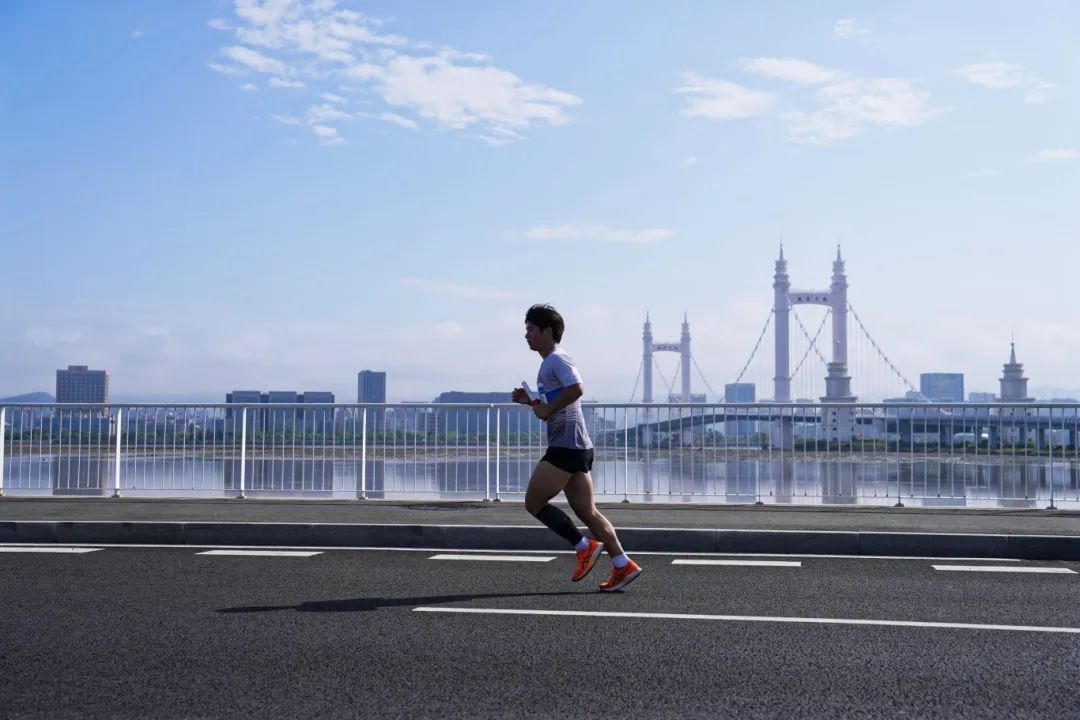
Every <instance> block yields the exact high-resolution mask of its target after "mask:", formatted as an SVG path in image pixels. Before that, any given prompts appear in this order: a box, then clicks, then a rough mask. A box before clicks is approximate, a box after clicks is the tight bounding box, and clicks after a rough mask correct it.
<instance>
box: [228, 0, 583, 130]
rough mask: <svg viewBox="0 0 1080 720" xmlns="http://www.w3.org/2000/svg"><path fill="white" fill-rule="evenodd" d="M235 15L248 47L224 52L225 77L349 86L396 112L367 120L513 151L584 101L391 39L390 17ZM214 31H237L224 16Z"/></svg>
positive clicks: (259, 8) (258, 8) (246, 9)
mask: <svg viewBox="0 0 1080 720" xmlns="http://www.w3.org/2000/svg"><path fill="white" fill-rule="evenodd" d="M235 10H236V19H237V21H238V22H237V28H236V38H237V40H238V41H239V44H234V45H230V46H228V47H225V48H223V49H222V52H223V54H224V55H225V56H227V57H229V58H230V59H231V60H232V64H231V65H217V66H212V67H213V68H214V69H215V70H216V71H218V72H223V73H226V74H241V73H243V72H245V71H251V72H261V73H266V74H269V75H271V76H273V77H272V78H271V80H270V81H269V84H270V85H271V86H274V87H297V88H298V87H303V86H304V84H310V85H311V86H312V89H313V90H315V91H316V92H319V90H320V89H322V90H326V89H329V88H333V89H335V90H338V91H341V92H346V91H345V90H343V89H342V88H343V87H345V86H343V85H342V84H341V83H342V81H346V82H348V83H350V84H352V85H353V86H354V90H356V91H358V92H362V93H364V94H366V95H368V96H369V97H370V96H371V95H374V96H376V97H377V98H378V99H380V100H381V101H382V102H383V103H385V105H386V106H388V107H387V108H386V111H385V112H374V111H373V112H371V113H370V114H369V115H367V116H366V117H373V118H376V119H380V120H384V121H386V122H390V123H394V124H397V125H400V126H402V127H407V128H410V129H416V128H418V127H419V123H418V122H417V118H419V119H426V120H429V121H431V123H432V124H434V125H435V126H436V127H437V128H438V129H441V130H445V131H466V132H467V133H468V134H470V135H473V136H475V137H480V138H481V139H483V140H485V141H486V142H491V143H492V144H504V143H506V142H510V141H515V140H520V139H522V138H523V137H524V132H525V131H526V130H528V129H531V128H535V127H541V126H560V125H565V124H566V123H567V122H569V118H568V117H567V115H566V111H567V109H568V108H570V107H573V106H575V105H578V104H580V103H581V99H580V98H578V97H576V96H574V95H572V94H570V93H567V92H564V91H561V90H556V89H554V88H551V87H549V86H546V85H542V84H538V83H533V82H528V81H526V80H523V79H522V78H520V77H518V76H517V75H516V74H514V73H513V72H510V71H508V70H505V69H502V68H499V67H496V66H495V65H494V61H493V60H492V59H491V58H490V57H489V56H487V55H485V54H482V53H473V52H462V51H459V50H457V49H455V48H450V47H442V48H441V49H438V50H433V49H432V45H430V44H428V43H416V42H413V41H410V40H409V39H408V38H405V37H403V36H401V35H394V34H389V33H386V32H384V31H383V30H382V26H383V24H384V23H383V21H382V20H379V19H378V18H373V17H369V16H367V15H364V14H362V13H359V12H356V11H353V10H348V9H344V8H340V7H338V2H337V0H235ZM210 24H211V27H215V28H219V29H223V28H226V27H228V23H227V22H226V21H224V20H220V19H215V20H211V21H210ZM302 83H303V84H302ZM329 83H333V84H332V85H328V84H329ZM357 83H359V84H360V87H359V88H355V85H356V84H357ZM348 92H352V90H349V91H348ZM320 94H321V97H322V99H323V100H326V101H327V102H330V103H335V104H340V103H344V102H346V101H347V98H345V97H342V95H338V94H336V93H334V92H321V93H320Z"/></svg>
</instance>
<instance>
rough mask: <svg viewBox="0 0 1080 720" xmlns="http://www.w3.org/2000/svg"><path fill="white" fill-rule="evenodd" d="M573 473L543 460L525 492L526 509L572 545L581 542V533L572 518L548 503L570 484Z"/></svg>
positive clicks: (537, 466) (538, 464) (534, 471)
mask: <svg viewBox="0 0 1080 720" xmlns="http://www.w3.org/2000/svg"><path fill="white" fill-rule="evenodd" d="M570 478H571V473H568V472H566V471H565V470H560V469H559V468H557V467H555V466H554V465H552V464H551V463H549V462H547V461H544V460H541V461H540V462H539V463H537V465H536V469H535V470H533V474H532V477H531V478H529V487H528V489H526V490H525V509H526V510H528V511H529V513H530V514H531V515H533V516H535V517H536V519H537V520H539V521H540V522H542V523H544V524H545V525H547V526H548V527H549V528H550V529H551V530H552V532H554V533H556V534H557V535H559V536H560V537H562V538H564V539H565V540H566V541H567V542H568V543H570V544H571V545H576V544H577V543H578V542H579V541H580V540H581V531H580V530H578V529H577V527H576V526H575V525H574V521H573V520H571V519H570V516H569V515H567V514H566V513H564V512H563V511H562V510H560V509H559V508H557V507H555V506H554V505H551V504H549V503H548V501H549V500H551V498H553V497H555V496H556V495H558V494H559V493H560V492H562V490H563V489H564V488H565V487H566V485H567V483H568V482H570Z"/></svg>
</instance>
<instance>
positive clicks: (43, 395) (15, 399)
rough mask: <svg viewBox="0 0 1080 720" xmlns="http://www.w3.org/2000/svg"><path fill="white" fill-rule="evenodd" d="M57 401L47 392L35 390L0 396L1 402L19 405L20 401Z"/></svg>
mask: <svg viewBox="0 0 1080 720" xmlns="http://www.w3.org/2000/svg"><path fill="white" fill-rule="evenodd" d="M51 402H56V398H54V397H53V396H52V395H50V394H49V393H47V392H33V393H26V394H25V395H13V396H11V397H6V398H0V403H8V404H10V405H18V404H20V403H51Z"/></svg>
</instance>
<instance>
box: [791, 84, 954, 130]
mask: <svg viewBox="0 0 1080 720" xmlns="http://www.w3.org/2000/svg"><path fill="white" fill-rule="evenodd" d="M818 99H819V101H820V103H821V105H822V107H821V109H819V110H816V111H814V112H810V113H806V112H798V111H796V112H788V113H785V114H784V115H783V117H784V119H785V120H787V121H788V123H789V125H788V134H789V137H790V138H791V139H792V140H794V141H796V142H807V143H813V144H818V145H824V144H828V143H830V142H833V141H836V140H843V139H845V138H849V137H852V136H854V135H857V134H859V133H860V132H862V131H863V130H865V129H866V128H868V127H913V126H916V125H922V124H923V123H925V122H927V121H928V120H930V119H931V118H932V117H934V116H935V115H937V114H938V113H940V112H941V109H940V108H935V107H933V106H932V105H931V104H930V94H929V93H928V92H926V91H925V90H921V89H919V88H918V87H917V86H916V85H915V84H914V83H913V82H912V81H911V80H907V79H904V78H872V79H854V80H846V81H844V82H840V83H836V84H833V85H828V86H826V87H823V88H822V89H821V90H819V91H818Z"/></svg>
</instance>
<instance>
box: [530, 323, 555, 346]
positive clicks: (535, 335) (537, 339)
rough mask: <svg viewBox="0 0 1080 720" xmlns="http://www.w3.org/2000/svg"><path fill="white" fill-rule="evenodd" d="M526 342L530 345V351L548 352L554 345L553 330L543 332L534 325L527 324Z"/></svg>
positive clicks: (548, 329)
mask: <svg viewBox="0 0 1080 720" xmlns="http://www.w3.org/2000/svg"><path fill="white" fill-rule="evenodd" d="M525 342H527V343H528V344H529V349H530V350H533V351H537V350H546V349H547V348H549V347H551V345H552V344H553V343H552V340H551V328H544V329H543V330H541V329H540V328H538V327H536V326H535V325H533V324H532V323H525Z"/></svg>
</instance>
